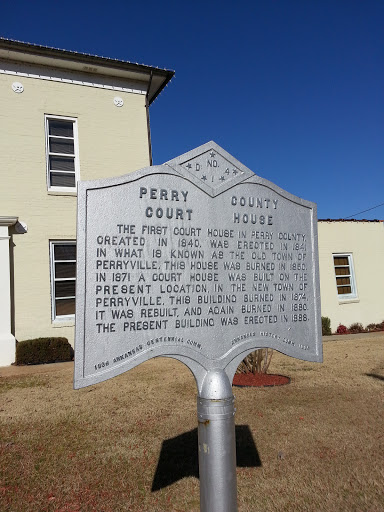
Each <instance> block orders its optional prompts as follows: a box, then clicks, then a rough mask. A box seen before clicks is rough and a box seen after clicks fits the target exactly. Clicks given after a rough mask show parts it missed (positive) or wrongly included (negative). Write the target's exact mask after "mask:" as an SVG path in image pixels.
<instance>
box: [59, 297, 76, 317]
mask: <svg viewBox="0 0 384 512" xmlns="http://www.w3.org/2000/svg"><path fill="white" fill-rule="evenodd" d="M74 314H75V299H61V300H56V315H57V316H62V315H74Z"/></svg>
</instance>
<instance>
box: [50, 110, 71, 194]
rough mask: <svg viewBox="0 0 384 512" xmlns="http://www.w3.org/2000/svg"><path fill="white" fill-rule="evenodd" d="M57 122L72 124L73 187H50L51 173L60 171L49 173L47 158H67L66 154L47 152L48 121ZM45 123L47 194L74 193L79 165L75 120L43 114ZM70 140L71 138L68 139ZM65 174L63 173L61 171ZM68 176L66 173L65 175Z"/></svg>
mask: <svg viewBox="0 0 384 512" xmlns="http://www.w3.org/2000/svg"><path fill="white" fill-rule="evenodd" d="M51 119H52V120H55V119H56V120H58V121H71V122H72V123H73V141H74V155H73V158H74V167H75V173H74V174H75V185H74V186H73V187H55V186H51V179H50V178H51V177H50V173H51V172H60V171H51V169H50V168H49V157H50V155H55V156H64V157H68V156H69V155H68V154H61V153H51V152H50V151H49V138H50V135H49V121H50V120H51ZM44 121H45V157H46V172H47V188H48V191H49V192H62V193H66V192H67V193H68V192H69V193H71V194H73V193H76V191H77V182H78V181H79V180H80V163H79V137H78V126H77V119H76V118H75V117H65V116H55V115H50V114H45V116H44ZM55 137H56V138H63V139H67V137H58V136H55ZM70 138H71V139H72V137H70ZM63 172H65V171H63ZM67 174H68V173H67Z"/></svg>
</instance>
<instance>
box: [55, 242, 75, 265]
mask: <svg viewBox="0 0 384 512" xmlns="http://www.w3.org/2000/svg"><path fill="white" fill-rule="evenodd" d="M54 247H55V260H56V261H57V260H76V244H55V246H54Z"/></svg>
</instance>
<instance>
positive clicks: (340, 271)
mask: <svg viewBox="0 0 384 512" xmlns="http://www.w3.org/2000/svg"><path fill="white" fill-rule="evenodd" d="M335 272H336V275H337V276H349V274H350V271H349V267H336V268H335Z"/></svg>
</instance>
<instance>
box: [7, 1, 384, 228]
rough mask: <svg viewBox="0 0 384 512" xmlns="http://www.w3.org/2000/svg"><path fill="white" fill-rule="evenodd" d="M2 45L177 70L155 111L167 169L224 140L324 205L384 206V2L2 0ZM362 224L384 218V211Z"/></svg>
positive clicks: (261, 170) (160, 155)
mask: <svg viewBox="0 0 384 512" xmlns="http://www.w3.org/2000/svg"><path fill="white" fill-rule="evenodd" d="M0 12H1V16H0V35H1V36H2V37H8V38H11V39H17V40H20V41H25V42H29V43H36V44H42V45H46V46H53V47H56V48H63V49H66V50H74V51H79V52H86V53H91V54H95V55H102V56H104V57H111V58H117V59H122V60H128V61H131V62H139V63H142V64H148V65H152V66H158V67H162V68H167V69H173V70H175V71H176V76H175V78H174V79H173V80H172V82H171V83H170V85H169V86H168V87H167V88H166V89H165V91H163V93H162V94H161V95H160V96H159V97H158V99H157V100H156V101H155V102H154V103H153V105H152V106H151V108H150V115H151V128H152V144H153V157H154V163H155V164H159V163H162V162H164V161H166V160H169V159H171V158H174V157H175V156H177V155H179V154H182V153H184V152H185V151H188V150H190V149H193V148H194V147H196V146H198V145H200V144H203V143H205V142H207V141H209V140H214V141H215V142H217V143H218V144H219V145H221V146H222V147H223V148H224V149H226V150H227V151H228V152H229V153H231V154H233V155H234V156H235V157H236V158H238V159H239V160H240V161H241V162H242V163H243V164H245V165H247V166H248V167H249V168H250V169H252V170H253V171H254V172H255V173H256V174H258V175H260V176H262V177H263V178H266V179H268V180H270V181H272V182H274V183H276V184H277V185H279V186H280V187H282V188H284V189H286V190H287V191H289V192H291V193H292V194H295V195H298V196H300V197H303V198H304V199H308V200H310V201H314V202H316V203H317V205H318V217H319V218H346V217H348V216H350V215H353V214H355V213H357V212H360V211H362V210H366V209H369V208H372V207H374V206H376V205H379V204H381V203H384V193H383V191H384V169H383V167H384V165H383V164H384V144H383V135H384V124H383V121H384V96H383V94H384V66H383V57H384V30H383V26H384V2H383V1H382V0H377V1H374V0H365V1H363V0H360V1H355V0H332V1H328V0H276V1H275V0H269V1H267V0H265V1H253V2H245V1H242V0H239V1H236V2H229V1H226V0H222V1H217V0H215V1H208V0H207V1H206V2H202V1H200V0H197V1H194V2H190V1H188V2H187V1H185V2H170V1H169V2H167V1H162V2H160V1H156V2H155V1H152V0H149V1H146V2H131V1H127V0H125V1H124V0H121V1H120V2H100V1H94V2H87V1H83V2H81V1H76V2H75V1H73V0H67V1H66V2H64V3H62V2H46V1H39V0H35V1H33V2H31V1H30V0H28V1H27V0H20V1H19V2H14V1H10V0H3V1H2V3H1V11H0ZM355 218H358V219H359V218H360V219H362V218H367V219H375V218H378V219H384V205H382V206H380V207H379V208H376V209H373V210H371V211H368V212H366V213H363V214H361V215H358V216H356V217H355Z"/></svg>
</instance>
